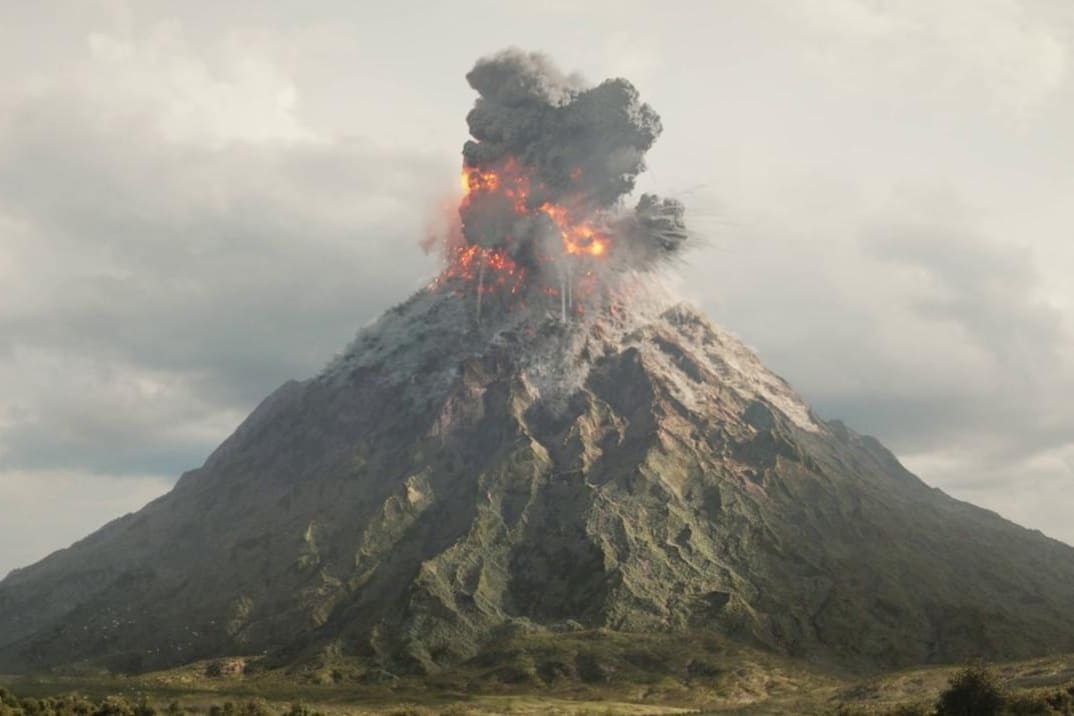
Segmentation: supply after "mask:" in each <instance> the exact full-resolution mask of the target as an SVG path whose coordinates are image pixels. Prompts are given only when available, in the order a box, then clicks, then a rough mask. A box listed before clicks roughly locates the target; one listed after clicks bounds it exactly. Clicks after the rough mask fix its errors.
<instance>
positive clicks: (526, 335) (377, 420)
mask: <svg viewBox="0 0 1074 716" xmlns="http://www.w3.org/2000/svg"><path fill="white" fill-rule="evenodd" d="M630 294H631V295H633V296H635V298H634V303H632V304H629V305H623V306H619V307H618V308H616V307H615V306H613V307H612V309H611V310H609V311H607V312H602V313H601V314H600V315H599V316H590V317H586V318H581V319H578V320H576V321H573V322H570V323H568V324H564V323H563V322H562V320H561V319H560V318H557V317H556V316H554V315H549V316H547V317H541V316H539V315H537V316H536V317H535V314H534V313H533V312H532V311H530V312H506V313H504V314H503V315H502V316H501V317H499V318H496V319H493V318H492V317H486V319H485V320H484V322H479V321H478V320H477V319H476V317H475V315H474V314H473V312H472V311H470V310H469V307H468V305H467V303H466V302H465V301H462V300H459V298H458V297H457V296H455V295H454V294H453V293H452V292H451V291H450V290H449V289H448V288H447V287H437V288H434V289H430V290H428V291H423V292H419V293H418V294H416V295H415V296H414V297H413V298H411V299H410V300H409V301H407V302H405V303H403V304H400V306H397V307H396V308H394V309H392V310H390V311H389V312H387V313H386V314H385V315H384V316H383V317H382V318H381V319H379V320H378V321H377V322H375V323H374V324H373V325H371V326H370V327H368V328H366V329H364V330H363V331H362V332H360V333H359V336H358V337H357V338H356V340H355V341H354V343H353V344H352V345H351V347H350V348H349V349H348V350H347V351H345V352H344V354H342V355H341V356H340V357H338V358H337V359H336V360H334V361H333V362H332V363H331V364H330V365H329V366H328V367H327V368H326V369H325V370H324V371H323V372H322V373H321V374H319V375H318V376H316V377H314V378H311V379H309V380H305V381H289V382H288V383H285V384H284V385H283V386H281V387H280V388H279V389H277V390H276V391H274V392H273V393H272V394H271V395H270V396H269V397H268V398H266V399H265V400H264V401H263V402H262V403H261V404H260V405H259V406H258V407H257V408H256V409H255V410H254V411H253V412H252V413H251V415H250V417H249V418H248V419H247V420H246V421H244V422H243V424H242V425H241V426H240V427H239V428H238V429H237V430H236V431H235V432H234V433H233V434H232V436H230V437H229V438H228V439H227V440H225V441H224V442H223V443H222V444H221V446H220V447H219V448H218V449H217V450H215V451H214V452H213V453H212V454H211V455H210V456H209V458H208V459H207V460H206V462H205V464H204V465H203V466H202V467H201V468H198V469H195V470H192V471H189V472H187V473H185V474H184V475H183V476H182V477H181V478H180V480H179V481H178V482H177V484H176V486H175V488H174V489H173V491H172V492H170V493H169V494H168V495H165V496H163V497H161V498H158V499H157V500H154V501H153V502H151V503H150V504H149V505H147V506H146V507H145V508H143V509H142V510H140V511H139V512H137V513H134V514H131V515H127V516H125V517H122V518H120V519H118V520H116V521H113V522H112V523H109V524H108V525H106V526H105V527H104V528H102V529H101V530H99V531H98V532H96V533H94V534H93V535H91V536H89V537H87V538H86V539H84V540H81V541H79V542H77V543H75V545H72V547H70V548H68V549H67V550H62V551H60V552H57V553H54V554H53V555H50V556H49V557H47V558H46V559H45V560H42V561H41V562H39V563H37V564H36V565H32V566H31V567H27V568H23V569H21V570H18V571H16V572H12V573H11V574H9V575H8V576H7V577H6V578H5V579H4V580H3V581H0V635H3V636H0V669H2V670H8V671H40V670H48V669H56V668H72V667H78V666H82V667H87V666H104V667H106V668H110V669H113V670H119V671H143V670H148V669H155V668H161V667H165V666H174V665H176V664H181V663H186V662H190V661H194V660H197V659H201V658H210V657H214V656H220V655H224V654H240V653H243V654H251V653H262V652H267V653H268V654H269V655H270V658H274V659H275V660H276V663H279V664H285V663H288V662H292V661H294V660H301V659H304V658H310V657H311V655H314V654H318V653H323V652H325V651H326V650H328V651H333V652H338V653H341V654H346V655H348V656H351V657H353V658H355V659H357V660H359V661H360V662H362V663H365V664H368V666H369V668H370V669H379V668H384V667H390V668H391V669H393V670H397V671H400V672H404V671H411V672H418V673H429V672H434V671H437V670H439V669H442V668H444V667H446V666H450V665H451V664H455V663H460V662H463V661H465V660H467V659H471V658H473V657H475V656H476V655H478V654H480V653H481V651H482V649H483V648H484V647H485V645H487V644H488V643H490V640H494V639H495V638H496V637H497V635H502V634H503V633H504V630H505V629H506V630H508V631H509V632H510V631H518V630H521V631H523V632H526V631H533V630H536V631H549V630H550V631H555V630H557V629H558V630H562V629H568V630H571V629H594V628H601V629H612V630H615V631H622V632H645V633H660V634H668V635H669V636H670V635H674V634H675V633H683V632H686V631H690V632H694V631H700V632H706V631H710V632H713V633H719V634H723V635H729V636H731V637H733V638H736V639H741V640H744V641H747V642H749V643H752V644H756V645H761V646H764V647H766V648H769V649H773V650H776V651H779V652H783V653H786V654H790V655H792V656H797V657H806V658H810V659H825V660H829V659H830V660H831V661H833V662H835V663H842V664H853V665H856V666H858V667H860V668H876V669H881V668H891V667H897V666H905V665H910V664H916V663H926V662H938V661H950V660H958V659H963V658H968V657H972V656H983V657H1004V658H1015V657H1023V656H1035V655H1038V654H1041V653H1049V652H1055V651H1062V650H1074V619H1071V616H1074V610H1072V608H1071V607H1070V606H1069V605H1070V604H1074V549H1071V548H1070V547H1067V546H1066V545H1063V544H1062V543H1059V542H1056V541H1054V540H1050V539H1048V538H1045V537H1043V536H1040V535H1039V534H1035V533H1033V532H1030V531H1028V530H1025V529H1024V528H1020V527H1018V526H1016V525H1013V524H1012V523H1009V522H1007V521H1006V520H1003V519H1002V518H1000V517H998V516H997V515H995V514H994V513H990V512H987V511H985V510H980V509H979V508H975V507H973V506H971V505H967V504H966V503H961V502H959V501H957V500H954V499H953V498H950V497H948V496H947V495H945V494H943V493H942V492H940V491H938V490H936V489H934V488H930V487H928V486H927V485H925V484H924V483H923V482H921V481H920V480H919V479H918V478H917V477H915V476H914V475H912V474H911V473H910V472H909V471H907V470H906V469H905V468H904V467H902V465H901V464H900V463H899V462H898V460H897V459H896V458H895V456H894V455H893V454H892V453H890V451H888V450H887V449H886V448H884V447H883V446H882V445H881V444H880V443H879V442H878V441H876V440H875V439H871V438H867V437H862V436H859V435H857V434H856V433H854V432H853V431H852V430H850V429H848V428H846V426H844V425H843V424H842V423H839V422H838V421H830V422H825V421H823V420H820V419H819V418H817V417H816V416H815V415H813V413H812V412H811V411H810V410H809V408H808V406H806V405H805V403H804V402H803V401H802V400H801V399H800V398H798V397H797V396H796V395H795V394H794V392H793V390H792V389H791V388H790V386H789V385H787V384H786V382H785V381H783V380H782V379H780V378H778V377H777V376H775V375H774V374H772V373H771V372H770V371H768V370H767V369H765V368H764V367H763V365H762V364H761V363H760V361H759V360H758V359H757V358H756V356H755V355H754V354H753V353H752V352H751V351H749V349H747V348H746V347H745V346H744V345H743V344H742V343H741V342H740V341H738V340H737V339H735V338H734V337H732V336H731V335H730V334H728V333H727V332H725V331H723V330H722V329H719V328H717V327H715V326H713V325H712V324H711V323H710V322H708V320H707V319H705V318H704V316H702V315H701V314H699V313H698V312H697V311H695V310H694V309H692V308H689V307H686V306H684V305H678V306H672V307H670V308H668V307H665V306H664V301H663V299H661V298H659V297H657V298H653V299H651V300H649V299H644V300H643V299H641V298H637V296H638V295H639V291H631V292H630ZM641 295H642V296H645V294H644V293H642V294H641ZM658 306H659V308H657V307H658Z"/></svg>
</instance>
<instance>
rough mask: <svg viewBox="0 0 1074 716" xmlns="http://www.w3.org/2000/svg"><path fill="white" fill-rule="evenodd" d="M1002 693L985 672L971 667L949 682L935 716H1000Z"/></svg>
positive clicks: (986, 670) (992, 677) (995, 681)
mask: <svg viewBox="0 0 1074 716" xmlns="http://www.w3.org/2000/svg"><path fill="white" fill-rule="evenodd" d="M1003 702H1004V699H1003V692H1002V691H1001V690H1000V688H999V682H998V680H997V679H996V676H995V674H993V673H992V672H991V671H989V670H988V669H985V668H983V667H979V666H970V667H967V668H966V669H963V670H962V671H960V672H959V673H957V674H955V676H954V677H953V678H952V679H951V682H950V685H949V686H948V687H947V690H946V691H944V692H943V693H942V694H940V700H939V701H938V702H937V703H936V716H999V715H1000V714H1001V713H1002V709H1003Z"/></svg>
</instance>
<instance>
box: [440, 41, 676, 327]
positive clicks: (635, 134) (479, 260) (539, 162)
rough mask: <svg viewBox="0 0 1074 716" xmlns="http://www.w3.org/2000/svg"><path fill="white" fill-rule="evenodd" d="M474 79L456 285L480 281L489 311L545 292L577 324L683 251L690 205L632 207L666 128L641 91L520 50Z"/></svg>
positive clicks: (452, 259)
mask: <svg viewBox="0 0 1074 716" xmlns="http://www.w3.org/2000/svg"><path fill="white" fill-rule="evenodd" d="M466 79H467V80H468V81H469V83H470V86H471V87H473V88H474V89H475V90H476V91H477V93H478V95H479V96H478V99H477V101H476V102H475V104H474V108H473V110H471V111H470V113H469V115H467V118H466V120H467V123H468V124H469V127H470V134H471V136H472V137H473V138H472V139H471V140H470V141H468V142H466V144H465V146H464V147H463V184H464V190H465V192H466V196H465V197H464V199H463V201H462V203H461V205H460V207H459V216H460V219H461V226H460V229H461V230H460V232H459V235H458V236H457V237H456V240H455V242H454V244H453V245H449V247H448V253H449V255H448V258H449V267H448V269H446V271H445V276H446V277H448V278H462V279H466V280H468V281H471V282H473V283H474V284H476V296H477V305H478V310H480V306H481V302H482V296H483V295H485V294H489V293H493V292H496V293H503V292H507V293H509V294H511V295H517V294H520V293H521V294H523V295H526V294H529V293H531V292H533V291H538V292H540V293H542V294H544V295H545V296H553V297H558V298H559V303H560V308H561V311H562V313H563V316H564V318H566V317H567V315H568V313H575V312H582V311H584V310H585V300H584V299H585V298H586V297H588V296H592V295H594V294H598V293H600V289H601V287H602V286H604V285H606V284H607V283H608V282H609V281H610V280H612V279H613V277H614V275H615V274H616V273H617V272H618V273H621V272H624V271H645V270H649V269H651V268H653V267H655V266H657V265H659V264H660V263H661V262H663V261H666V260H667V259H669V258H670V257H672V256H674V255H675V254H676V253H677V252H678V251H679V250H680V249H682V248H683V246H684V244H685V243H686V242H687V238H688V234H687V230H686V226H685V224H684V222H683V206H682V204H680V203H679V202H677V201H674V200H670V199H663V200H661V199H659V198H657V197H655V196H652V195H648V194H645V195H642V197H641V198H640V200H639V201H638V204H637V206H636V207H635V208H634V209H633V210H628V209H626V208H624V206H623V199H624V197H625V196H626V195H627V194H629V193H630V192H631V191H633V189H634V185H635V180H636V179H637V176H638V174H640V173H641V172H642V171H644V169H645V152H646V151H647V150H648V149H649V148H650V147H652V145H653V142H654V141H656V138H657V137H658V136H659V135H660V131H661V125H660V117H659V116H658V115H657V114H656V112H655V111H653V109H652V108H651V107H650V106H649V105H647V104H645V103H643V102H641V100H640V98H639V97H638V92H637V90H636V89H635V88H634V86H633V85H632V84H630V82H628V81H627V80H625V79H611V80H606V81H604V82H602V83H601V84H599V85H597V86H595V87H587V86H585V85H584V83H583V82H582V81H581V80H580V79H579V78H578V77H575V76H566V75H564V74H563V73H561V72H560V71H559V70H558V69H556V68H555V67H554V66H553V65H552V63H551V62H550V61H549V60H548V59H547V58H546V57H544V56H543V55H540V54H534V53H523V52H521V51H518V50H507V51H504V52H501V53H499V54H497V55H495V56H492V57H488V58H484V59H481V60H479V61H478V62H477V64H476V65H475V66H474V68H473V70H471V71H470V73H469V74H468V75H467V76H466Z"/></svg>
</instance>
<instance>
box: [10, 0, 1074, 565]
mask: <svg viewBox="0 0 1074 716" xmlns="http://www.w3.org/2000/svg"><path fill="white" fill-rule="evenodd" d="M580 8H583V9H580ZM511 45H513V46H518V47H521V48H524V49H527V50H541V51H545V52H547V53H549V54H550V55H551V56H552V57H553V58H554V59H555V60H556V61H557V62H558V63H559V64H560V65H561V66H562V67H563V68H564V69H567V70H578V71H580V72H581V73H582V74H583V75H584V76H586V77H587V78H588V79H590V80H592V81H599V80H601V79H604V78H605V77H609V76H625V77H627V78H629V79H630V80H632V81H633V82H634V83H635V84H636V85H637V87H638V88H639V90H640V91H641V93H642V96H643V98H644V99H646V100H647V101H648V102H649V103H651V104H652V105H653V107H654V108H655V109H656V110H657V111H658V112H659V113H660V114H661V116H662V118H663V122H664V128H665V131H664V135H663V137H662V138H661V139H660V140H659V141H658V142H657V145H656V147H655V148H654V149H653V150H652V151H651V152H650V155H649V166H650V170H651V171H650V172H649V174H648V176H647V177H646V178H645V180H644V181H643V182H642V188H643V189H646V190H655V191H658V192H659V193H662V194H668V195H673V196H676V195H677V196H679V197H680V198H681V199H682V200H683V201H684V202H685V203H686V205H687V219H688V220H689V221H690V223H691V226H692V227H693V228H694V229H695V230H696V231H697V232H698V233H699V234H700V235H701V236H703V237H704V238H705V239H706V241H707V245H706V246H705V248H703V249H701V250H697V251H695V252H694V253H693V254H692V255H691V256H690V257H689V263H688V264H687V265H686V266H684V267H683V269H682V271H681V278H680V280H679V284H680V286H681V291H682V293H683V294H684V295H686V296H687V297H689V298H690V299H692V300H693V301H695V302H696V303H698V304H700V305H701V306H702V307H703V308H704V309H705V310H706V311H707V312H708V313H709V314H710V315H711V316H712V317H713V318H714V319H715V320H717V321H718V322H720V323H721V324H723V325H725V326H726V327H728V328H730V329H731V330H733V331H734V332H736V333H737V334H738V335H740V336H741V337H742V338H743V339H744V340H745V341H746V342H747V343H749V344H750V345H752V346H753V347H755V348H756V349H757V351H758V352H759V353H760V355H761V357H762V359H763V360H764V361H765V362H766V363H767V364H768V365H769V366H770V367H772V368H773V369H774V370H775V371H776V372H778V373H780V374H781V375H783V376H784V377H786V378H787V379H788V380H789V381H790V382H791V383H792V384H794V385H795V386H796V387H797V388H798V390H799V392H801V393H802V394H803V396H804V397H805V398H806V399H807V400H808V401H809V402H811V403H812V404H813V405H814V406H815V408H816V409H817V411H818V412H819V413H820V414H821V415H822V416H824V417H829V418H832V417H839V418H842V419H844V420H845V421H846V422H848V423H849V424H850V425H851V426H852V427H854V428H855V429H857V430H858V431H859V432H865V433H870V434H874V435H876V436H877V437H879V438H880V439H881V440H882V441H883V442H884V443H885V444H886V445H888V446H889V447H891V448H892V449H893V450H894V451H895V452H896V453H897V454H898V456H899V457H900V458H901V459H902V460H903V461H904V462H905V463H906V464H907V465H908V466H909V467H910V468H911V469H912V470H914V471H915V472H917V473H918V474H919V475H920V476H921V477H922V478H923V479H925V480H926V481H927V482H929V483H930V484H933V485H937V486H939V487H941V488H942V489H944V490H945V491H947V492H949V493H950V494H952V495H954V496H956V497H959V498H962V499H967V500H970V501H972V502H975V503H977V504H979V505H982V506H984V507H988V508H990V509H993V510H996V511H997V512H999V513H1000V514H1002V515H1004V516H1006V517H1008V518H1010V519H1013V520H1015V521H1017V522H1019V523H1021V524H1023V525H1026V526H1029V527H1033V528H1037V529H1040V530H1042V531H1043V532H1045V533H1046V534H1049V535H1051V536H1053V537H1056V538H1059V539H1062V540H1065V541H1067V542H1069V543H1074V519H1072V518H1071V504H1072V499H1071V496H1072V495H1074V282H1072V281H1071V280H1070V273H1071V271H1072V270H1074V242H1072V241H1071V231H1072V227H1074V141H1072V140H1071V128H1072V127H1074V4H1072V3H1070V2H1069V0H1054V1H1053V2H1047V1H1044V0H1041V1H1039V2H1031V1H1029V0H1025V1H1019V0H907V1H906V2H897V3H893V2H883V1H882V0H801V1H800V2H793V1H790V0H751V1H750V2H741V1H740V0H733V1H731V0H728V1H726V2H714V1H711V0H706V1H702V0H698V1H697V2H675V1H674V0H664V1H662V2H659V3H657V2H630V1H624V0H615V2H594V1H592V0H586V1H585V2H582V1H581V0H576V1H575V2H567V1H565V0H553V1H551V2H549V1H547V0H546V1H545V2H539V3H528V4H523V3H508V2H502V0H499V1H497V2H467V3H443V2H425V3H407V2H399V1H393V2H384V1H378V2H355V1H354V0H347V1H342V0H341V1H339V2H328V1H322V2H316V3H309V2H297V1H296V2H290V1H289V2H283V1H282V0H276V1H268V0H256V1H254V0H248V1H235V2H228V3H208V2H201V3H190V2H154V1H152V0H129V2H124V1H123V0H109V1H105V0H101V1H96V0H77V1H76V0H70V1H69V2H67V1H63V0H43V1H42V2H32V3H30V2H22V1H21V0H0V86H2V87H3V92H2V93H0V575H2V574H4V573H6V572H7V570H9V569H11V568H13V567H16V566H20V565H24V564H27V563H29V562H32V561H34V560H37V559H39V558H41V557H43V556H44V555H45V554H47V553H48V552H50V551H51V550H53V549H56V548H58V547H62V546H65V545H67V544H69V543H70V542H71V541H73V540H75V539H77V538H79V537H81V536H83V535H85V534H86V533H88V532H89V531H91V530H92V529H94V528H96V527H98V526H100V525H101V524H102V523H104V522H105V521H107V520H109V519H111V518H113V517H116V516H119V515H121V514H123V513H124V512H127V511H131V510H134V509H137V508H138V507H140V506H141V505H142V504H144V503H145V502H146V501H147V500H149V499H152V498H153V497H155V496H157V495H159V494H161V493H163V492H165V491H166V490H168V489H169V488H170V486H171V485H172V484H173V483H174V481H175V479H176V477H177V476H178V475H179V473H180V472H181V471H183V470H184V469H189V468H192V467H196V466H198V465H200V464H201V462H202V461H203V460H204V458H205V457H206V456H207V454H208V453H209V452H210V451H211V450H212V448H214V447H215V446H216V445H217V444H218V443H219V442H220V441H221V440H222V439H223V438H224V437H226V436H227V434H228V433H230V432H231V430H233V429H234V428H235V426H236V425H237V424H238V423H239V422H240V421H241V420H242V418H243V417H244V416H245V415H246V414H247V413H248V412H249V411H250V410H251V409H252V408H253V407H254V406H255V405H256V403H257V402H258V401H259V399H260V398H262V397H264V396H265V395H266V394H267V393H269V392H270V391H271V390H273V389H274V388H275V387H276V386H277V385H279V384H280V383H281V382H283V381H284V380H286V379H288V378H292V377H296V378H302V377H307V376H309V375H311V374H313V373H315V372H316V371H318V370H319V369H320V368H321V367H322V366H323V365H324V364H325V363H326V362H327V361H328V360H329V359H330V358H331V357H332V355H333V354H334V353H335V352H336V351H338V350H339V349H341V348H342V347H343V346H344V344H345V343H346V342H347V341H348V340H349V339H350V338H351V337H352V335H353V334H354V332H355V331H356V330H357V329H358V328H359V327H360V326H362V325H363V324H365V323H366V322H368V321H369V320H371V319H372V318H374V317H376V316H377V315H378V314H379V313H380V312H381V311H383V310H384V309H385V308H386V307H388V306H390V305H392V304H394V303H397V302H399V301H401V300H403V299H404V298H406V297H407V296H408V295H409V294H410V293H412V292H413V291H414V290H416V289H418V288H419V287H420V286H422V285H423V284H424V283H425V281H426V280H427V279H428V278H429V277H430V276H431V275H432V274H433V273H434V272H435V270H436V264H435V261H434V260H433V259H432V258H430V257H427V256H425V255H424V254H423V253H422V251H421V250H420V248H419V243H420V241H421V239H422V238H423V237H424V236H425V234H426V231H427V226H428V221H429V217H430V216H433V215H435V213H436V210H437V207H438V206H442V204H443V202H444V201H445V200H446V198H447V197H449V196H450V195H451V192H452V191H454V190H455V188H456V187H457V185H458V172H459V162H460V155H459V152H460V148H461V145H462V142H463V141H464V140H465V139H466V125H465V121H464V118H465V114H466V112H467V110H468V109H469V106H470V104H471V103H472V101H473V95H472V92H471V91H470V89H469V87H468V86H467V85H466V82H465V80H464V75H465V73H466V72H467V71H468V70H469V68H470V67H471V66H472V64H473V62H474V60H475V59H476V58H477V57H478V56H480V55H483V54H487V53H490V52H493V51H496V50H498V49H501V48H503V47H506V46H511Z"/></svg>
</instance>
